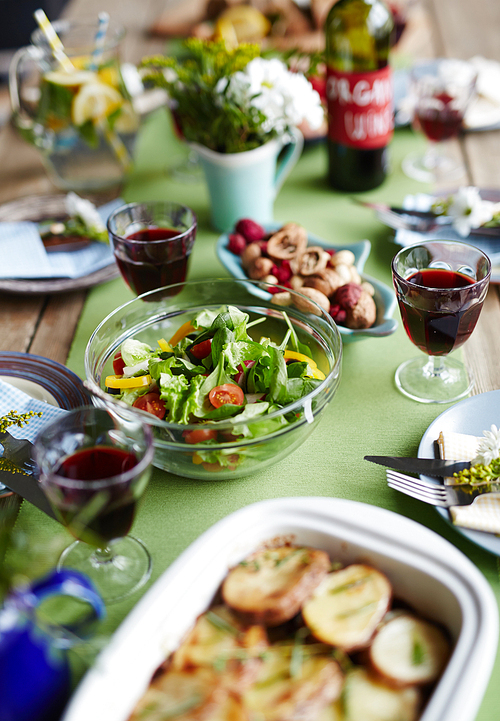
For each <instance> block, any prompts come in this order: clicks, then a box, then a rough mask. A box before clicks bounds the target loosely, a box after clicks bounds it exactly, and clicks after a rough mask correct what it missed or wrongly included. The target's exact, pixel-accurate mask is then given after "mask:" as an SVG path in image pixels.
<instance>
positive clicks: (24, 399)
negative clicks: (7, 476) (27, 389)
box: [0, 380, 67, 491]
mask: <svg viewBox="0 0 500 721" xmlns="http://www.w3.org/2000/svg"><path fill="white" fill-rule="evenodd" d="M11 411H17V412H18V413H27V412H28V411H34V412H35V413H38V412H40V411H41V413H42V416H33V418H30V420H29V423H27V424H25V425H23V426H15V425H14V426H9V428H8V432H9V433H10V435H11V436H14V438H18V439H19V440H21V439H26V440H28V441H31V443H33V442H34V440H35V438H36V437H37V435H38V433H39V432H40V431H41V429H42V428H43V427H44V426H45V425H47V423H50V421H52V420H54V419H55V418H58V417H59V416H61V415H64V413H67V411H65V410H64V409H63V408H59V407H58V406H52V405H50V403H46V402H45V401H38V400H36V399H35V398H32V397H31V396H29V395H27V394H26V393H24V391H21V390H19V389H18V388H15V387H14V386H11V385H10V383H5V382H4V381H2V380H0V417H1V416H5V415H7V414H8V413H10V412H11ZM3 451H4V449H3V446H2V444H1V441H0V457H1V456H2V455H3ZM5 487H6V486H5V485H4V484H3V483H0V491H2V490H3V489H4V488H5Z"/></svg>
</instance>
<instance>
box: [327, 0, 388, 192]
mask: <svg viewBox="0 0 500 721" xmlns="http://www.w3.org/2000/svg"><path fill="white" fill-rule="evenodd" d="M393 28H394V23H393V17H392V13H391V12H390V10H389V9H388V8H387V7H386V6H385V5H384V3H383V2H382V1H381V0H338V2H336V3H335V5H334V6H333V7H332V8H331V10H330V12H329V13H328V16H327V19H326V23H325V40H326V73H327V75H326V77H327V81H326V96H327V103H328V137H327V145H328V176H329V182H330V184H331V185H332V186H333V187H334V188H337V189H339V190H347V191H363V190H370V189H371V188H376V187H377V186H378V185H380V184H381V183H382V182H383V180H384V179H385V177H386V175H387V170H388V152H387V146H388V144H389V142H390V140H391V137H392V133H393V127H394V119H393V118H394V115H393V87H392V75H391V68H390V66H389V62H388V60H389V48H390V46H391V34H392V31H393Z"/></svg>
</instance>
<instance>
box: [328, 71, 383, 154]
mask: <svg viewBox="0 0 500 721" xmlns="http://www.w3.org/2000/svg"><path fill="white" fill-rule="evenodd" d="M326 97H327V102H328V137H329V138H330V139H331V140H333V141H334V142H335V143H340V144H341V145H348V146H350V147H352V148H365V149H367V150H369V149H373V148H383V147H384V146H385V145H387V144H388V143H389V141H390V139H391V137H392V133H393V130H394V113H393V100H392V98H393V89H392V73H391V68H390V67H389V66H388V65H387V66H386V67H385V68H382V70H374V71H372V72H367V73H341V72H339V71H337V70H333V69H332V68H328V69H327V74H326Z"/></svg>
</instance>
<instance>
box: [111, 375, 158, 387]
mask: <svg viewBox="0 0 500 721" xmlns="http://www.w3.org/2000/svg"><path fill="white" fill-rule="evenodd" d="M150 383H151V376H150V375H149V374H147V375H145V376H136V377H132V378H123V377H122V376H107V378H106V386H107V387H108V388H143V387H144V386H149V385H150Z"/></svg>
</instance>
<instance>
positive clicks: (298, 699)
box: [243, 646, 343, 721]
mask: <svg viewBox="0 0 500 721" xmlns="http://www.w3.org/2000/svg"><path fill="white" fill-rule="evenodd" d="M306 651H307V646H306V647H304V653H303V655H302V658H301V659H300V662H299V663H298V664H297V663H296V660H294V659H292V654H291V647H290V646H287V647H282V646H273V647H271V648H270V649H269V651H268V652H267V653H266V656H265V658H264V664H263V666H262V668H261V670H260V672H259V675H258V677H257V680H256V682H255V683H254V685H253V686H252V687H251V688H250V689H248V690H247V691H246V692H245V693H244V695H243V699H244V703H245V707H246V708H247V709H248V710H249V711H250V717H251V718H254V716H255V718H258V719H262V721H284V720H285V719H286V721H295V719H297V721H298V720H299V719H300V720H301V721H302V719H311V720H312V719H316V716H317V715H318V714H319V713H320V712H321V711H322V709H324V708H325V707H326V706H327V705H328V704H329V703H331V702H332V701H335V700H336V699H337V698H338V697H339V695H340V692H341V690H342V683H343V674H342V671H341V670H340V666H339V665H338V663H337V662H336V661H334V660H333V659H332V658H331V657H328V656H324V655H311V654H308V653H307V652H306Z"/></svg>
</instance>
